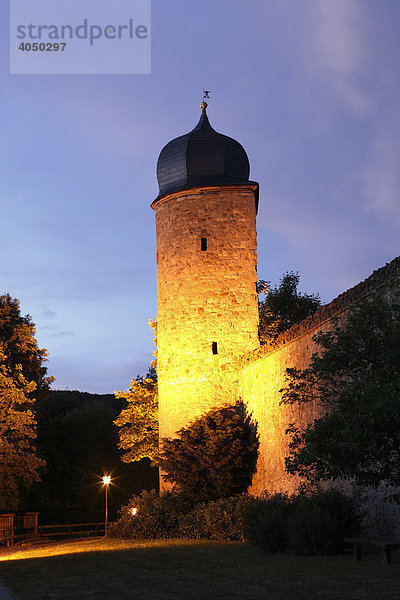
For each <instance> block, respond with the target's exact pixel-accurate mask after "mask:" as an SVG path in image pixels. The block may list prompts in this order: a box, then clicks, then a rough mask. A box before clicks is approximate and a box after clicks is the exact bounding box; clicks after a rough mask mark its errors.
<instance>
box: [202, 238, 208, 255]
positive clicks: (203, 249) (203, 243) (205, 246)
mask: <svg viewBox="0 0 400 600" xmlns="http://www.w3.org/2000/svg"><path fill="white" fill-rule="evenodd" d="M201 250H202V252H205V251H206V250H207V238H201Z"/></svg>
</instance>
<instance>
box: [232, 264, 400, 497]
mask: <svg viewBox="0 0 400 600" xmlns="http://www.w3.org/2000/svg"><path fill="white" fill-rule="evenodd" d="M399 281H400V257H398V258H395V259H394V260H392V261H391V262H390V263H388V264H387V265H386V266H385V267H382V268H381V269H378V270H377V271H374V273H372V275H370V277H368V278H367V279H366V280H365V281H362V282H361V283H359V284H357V285H356V286H355V287H353V288H351V289H349V290H347V291H346V292H343V294H340V296H338V297H337V298H335V299H334V300H332V302H330V303H329V304H326V305H325V306H322V307H321V308H320V309H319V310H318V311H317V312H316V313H315V314H314V315H312V316H311V317H308V318H307V319H305V320H304V321H303V322H302V323H300V324H299V325H296V326H294V327H292V329H290V330H288V331H286V332H285V333H283V334H282V335H281V336H280V337H279V338H278V340H277V344H276V347H275V348H268V347H266V346H262V347H261V348H259V349H258V350H256V351H254V352H251V353H249V354H248V355H247V356H244V357H242V360H241V361H240V363H239V364H238V366H237V368H238V372H239V373H240V381H239V395H240V397H241V398H242V400H243V401H244V402H245V403H246V405H247V408H248V411H249V412H251V413H252V415H253V419H254V420H255V421H256V422H257V423H258V432H259V435H260V455H259V460H258V464H257V473H256V474H255V476H254V477H253V484H252V487H251V489H250V490H249V491H250V492H251V493H253V494H259V493H261V492H263V491H264V490H267V491H268V492H271V493H273V492H283V491H286V492H289V493H292V492H294V491H295V490H296V488H297V485H298V483H299V481H298V479H297V477H293V476H290V475H288V474H287V473H286V472H285V456H287V455H288V436H287V435H286V433H285V431H286V429H287V427H288V425H289V424H290V423H295V424H296V425H297V426H299V427H300V428H301V427H302V426H303V425H306V424H308V423H310V422H312V421H313V419H314V418H316V417H318V416H320V415H321V413H320V411H319V410H318V409H317V407H316V406H315V405H312V404H308V405H307V404H306V405H304V406H301V407H292V406H281V405H280V404H279V403H280V401H281V394H280V391H279V390H281V389H282V388H283V387H285V372H286V369H287V368H288V367H296V368H298V369H304V368H306V367H307V366H308V365H309V362H310V359H311V356H312V354H313V353H314V352H317V351H319V347H318V346H317V345H316V344H315V342H313V340H312V338H313V336H314V335H315V334H316V333H317V332H318V331H328V330H329V329H330V328H331V318H332V317H335V318H338V319H339V323H342V324H344V323H345V321H346V316H347V314H348V311H349V308H350V307H351V306H352V305H353V304H354V303H355V302H357V301H359V300H361V299H363V298H367V297H368V296H369V295H370V294H371V293H373V292H378V293H380V294H382V295H383V296H386V297H387V298H388V299H391V298H393V297H398V296H399V289H400V284H399Z"/></svg>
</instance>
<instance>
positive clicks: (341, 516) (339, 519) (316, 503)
mask: <svg viewBox="0 0 400 600" xmlns="http://www.w3.org/2000/svg"><path fill="white" fill-rule="evenodd" d="M359 523H360V519H359V515H358V513H357V510H356V506H355V501H354V500H353V499H352V498H350V497H349V496H346V494H344V493H343V492H340V491H339V490H335V489H331V490H328V491H325V492H317V493H314V494H311V495H304V496H301V495H300V496H297V497H295V498H294V499H293V500H292V507H291V510H290V514H289V518H288V523H287V531H288V539H289V545H290V547H291V548H292V549H293V550H294V551H295V552H296V553H297V554H306V555H312V554H323V555H326V554H339V553H340V552H343V550H344V538H345V537H346V536H351V535H354V534H355V533H356V531H357V529H358V527H359Z"/></svg>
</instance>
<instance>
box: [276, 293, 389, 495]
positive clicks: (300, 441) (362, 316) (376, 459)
mask: <svg viewBox="0 0 400 600" xmlns="http://www.w3.org/2000/svg"><path fill="white" fill-rule="evenodd" d="M314 340H315V341H316V342H317V344H318V345H319V346H320V348H321V351H320V352H317V353H315V354H314V355H313V357H312V360H311V363H310V366H309V368H307V369H305V370H302V371H301V370H297V369H288V370H287V376H288V378H287V383H288V385H287V387H286V388H285V389H284V390H281V391H282V394H283V400H282V402H283V403H287V404H295V405H299V406H302V405H304V404H306V403H310V402H315V404H316V406H318V407H319V409H320V411H321V416H320V417H319V418H317V419H315V421H314V422H313V423H310V424H309V425H307V426H306V427H305V428H303V429H300V428H299V427H297V426H296V425H295V424H291V425H290V427H289V428H288V431H287V433H288V434H289V435H290V440H291V441H290V444H289V448H290V453H289V456H288V457H287V458H286V470H287V471H288V472H289V473H298V474H299V475H300V476H302V477H305V478H306V479H308V480H309V481H312V482H316V481H319V480H323V479H328V478H354V480H355V481H356V482H357V483H360V484H367V485H375V486H376V485H379V483H380V482H381V481H386V482H388V483H390V484H393V485H400V304H399V303H397V302H395V301H392V302H389V301H388V300H385V299H384V298H382V297H379V296H378V295H376V296H374V297H373V298H369V299H367V300H364V301H363V302H361V303H359V304H358V305H356V306H354V307H353V308H352V309H351V310H350V312H349V315H348V318H347V322H346V324H345V326H343V325H342V324H340V322H339V321H338V320H337V319H336V320H334V321H333V324H332V330H331V331H329V332H325V333H323V332H320V333H318V334H317V335H316V336H314Z"/></svg>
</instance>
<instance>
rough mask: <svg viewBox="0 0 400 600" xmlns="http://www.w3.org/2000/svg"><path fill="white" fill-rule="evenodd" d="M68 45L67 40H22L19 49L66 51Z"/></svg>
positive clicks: (29, 50)
mask: <svg viewBox="0 0 400 600" xmlns="http://www.w3.org/2000/svg"><path fill="white" fill-rule="evenodd" d="M66 45H67V42H61V43H58V42H54V43H52V42H46V43H45V42H40V43H38V42H33V43H32V44H31V42H21V44H20V45H19V46H18V49H19V50H22V51H26V52H38V51H39V52H59V51H60V52H64V48H65V46H66Z"/></svg>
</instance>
